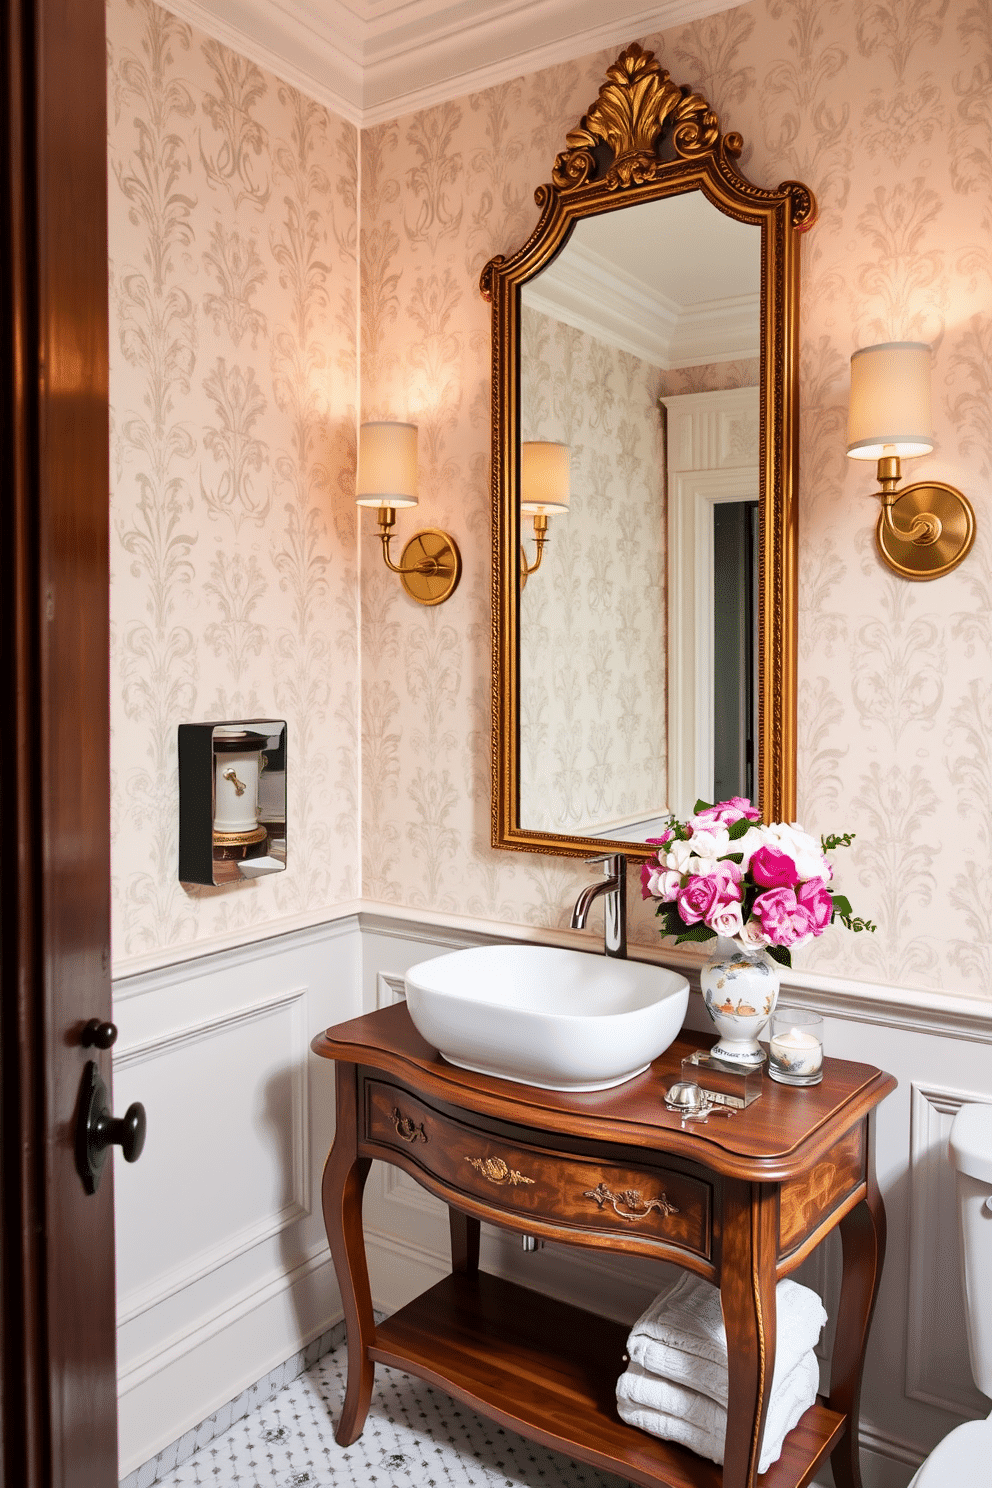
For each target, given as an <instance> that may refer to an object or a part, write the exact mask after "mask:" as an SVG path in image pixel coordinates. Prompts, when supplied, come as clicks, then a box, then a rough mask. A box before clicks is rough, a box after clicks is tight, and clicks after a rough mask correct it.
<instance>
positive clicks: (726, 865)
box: [713, 858, 744, 900]
mask: <svg viewBox="0 0 992 1488" xmlns="http://www.w3.org/2000/svg"><path fill="white" fill-rule="evenodd" d="M713 877H714V878H715V879H717V880H718V881H719V883H720V889H721V892H722V893H723V894H724V896H725V897H726V898H727V899H736V900H740V897H741V890H740V883H741V879H742V878H743V877H744V875H743V873H742V872H741V865H740V863H732V862H731V861H730V859H729V858H721V860H720V862H719V863H717V864H716V866H715V868H714V869H713Z"/></svg>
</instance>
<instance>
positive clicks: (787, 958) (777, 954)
mask: <svg viewBox="0 0 992 1488" xmlns="http://www.w3.org/2000/svg"><path fill="white" fill-rule="evenodd" d="M765 949H766V951H767V952H768V954H769V956H771V958H772V960H773V961H777V962H778V964H779V966H790V967H791V965H792V952H791V951H790V950H788V948H787V947H786V946H775V945H770V946H766V947H765Z"/></svg>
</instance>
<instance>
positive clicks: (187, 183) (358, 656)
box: [108, 0, 992, 999]
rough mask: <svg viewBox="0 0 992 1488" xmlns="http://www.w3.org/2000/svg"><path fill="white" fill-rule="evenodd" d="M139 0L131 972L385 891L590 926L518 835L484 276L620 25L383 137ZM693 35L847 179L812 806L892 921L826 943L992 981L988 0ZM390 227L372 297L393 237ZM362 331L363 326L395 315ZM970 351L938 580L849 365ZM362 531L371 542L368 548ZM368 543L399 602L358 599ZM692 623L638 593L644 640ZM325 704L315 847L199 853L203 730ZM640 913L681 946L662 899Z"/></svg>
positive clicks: (420, 903) (905, 967)
mask: <svg viewBox="0 0 992 1488" xmlns="http://www.w3.org/2000/svg"><path fill="white" fill-rule="evenodd" d="M109 15H110V20H109V39H110V48H109V58H108V67H109V72H108V78H109V100H110V108H109V115H110V143H109V150H110V195H111V203H110V241H111V260H112V261H111V306H112V324H111V357H112V374H111V375H112V381H111V392H112V483H113V493H112V515H111V521H112V541H113V583H112V619H113V657H112V664H113V677H114V695H113V700H112V703H113V731H114V737H113V781H112V789H113V798H112V799H113V834H114V950H115V965H116V967H117V969H118V971H120V970H121V969H123V968H125V967H126V966H127V965H129V964H131V965H134V964H137V963H138V962H140V961H144V962H148V961H154V960H156V959H158V960H163V961H165V960H168V959H170V958H171V956H172V955H173V954H174V948H175V947H177V946H183V945H193V944H196V943H198V942H201V941H203V942H206V941H209V940H211V939H215V938H216V937H218V936H226V937H231V936H241V937H242V938H244V939H250V938H251V937H252V936H253V935H257V934H266V933H271V932H272V930H273V928H278V927H281V926H289V925H291V924H294V923H305V922H307V921H312V920H318V919H320V918H322V917H326V915H327V914H329V913H331V912H333V910H334V907H335V906H336V905H340V904H341V903H343V902H348V901H350V900H351V899H353V898H354V897H355V896H356V895H358V894H362V895H364V896H365V898H366V899H368V900H371V901H381V902H385V903H389V904H393V905H397V906H407V907H410V908H412V909H416V910H419V909H423V910H427V911H432V912H435V913H438V914H441V915H448V914H450V915H468V916H473V917H480V918H484V919H489V920H496V921H502V922H506V923H514V924H520V925H528V924H532V925H549V926H551V925H560V924H563V923H564V922H565V921H566V919H567V915H568V911H569V907H570V904H571V902H572V900H573V899H574V897H575V894H576V892H577V890H578V888H579V887H580V886H581V885H582V884H583V883H585V882H586V881H587V870H585V869H584V868H583V867H582V865H581V864H577V863H575V862H572V861H568V860H559V859H553V858H548V857H538V856H534V855H530V854H508V853H494V852H493V851H492V850H491V849H490V847H489V775H490V766H489V726H490V725H489V707H490V613H489V583H488V573H489V551H490V550H489V471H488V464H489V365H490V362H489V358H490V342H489V310H488V307H487V306H486V305H485V303H484V302H483V301H482V299H481V297H480V296H479V293H478V276H479V271H480V270H481V268H482V266H483V264H484V263H485V262H486V260H487V259H488V258H489V257H490V256H491V255H492V254H494V253H497V252H507V251H511V250H512V249H514V248H515V247H516V246H517V245H518V244H519V243H520V242H521V240H522V239H523V238H524V236H525V235H526V234H527V233H528V231H529V230H530V228H531V227H532V226H533V224H534V222H535V221H536V216H537V212H536V207H535V205H534V202H533V191H534V188H535V186H537V185H538V184H539V183H540V182H542V181H544V180H547V179H548V178H549V175H550V168H551V163H552V160H553V158H554V155H555V153H556V151H557V150H558V149H559V148H560V147H561V145H562V143H563V141H564V137H565V134H566V132H567V130H568V129H569V128H570V127H571V126H572V125H573V124H574V123H575V122H576V120H577V119H578V117H579V116H580V114H581V113H582V112H584V110H585V109H586V108H587V106H588V105H589V104H590V103H591V102H592V100H593V99H594V98H595V96H596V92H597V89H598V86H599V82H600V79H601V76H602V74H603V71H604V69H605V67H606V65H607V64H608V63H609V61H611V60H612V55H613V54H612V51H611V52H610V53H609V54H606V53H603V54H600V55H597V56H593V57H586V58H583V59H580V60H578V61H575V62H571V63H567V64H562V65H560V66H556V67H552V68H549V69H546V70H544V71H542V72H538V73H534V74H532V75H529V76H527V77H524V78H520V79H518V80H516V81H514V82H511V83H507V84H505V85H501V86H498V87H494V88H490V89H487V90H485V91H483V92H481V93H478V94H473V95H470V96H468V97H464V98H461V99H458V100H455V101H450V102H448V103H445V104H442V105H439V106H438V107H436V108H432V109H427V110H424V111H422V112H420V113H416V114H412V115H408V116H405V117H403V118H402V119H399V120H397V121H394V122H392V123H387V124H382V125H377V126H375V127H374V128H371V129H368V130H366V131H364V132H363V134H362V139H361V202H360V203H359V202H357V201H356V191H357V180H358V170H357V162H356V155H355V150H356V131H355V130H354V129H353V128H351V127H350V126H348V125H346V124H344V123H343V122H342V121H341V120H339V119H335V118H334V117H333V116H332V115H330V114H328V112H327V111H326V110H325V109H323V108H321V107H319V106H318V105H316V104H314V103H312V102H311V101H309V100H307V99H305V98H303V97H302V96H301V95H300V94H298V93H297V92H295V91H294V90H293V89H292V88H289V87H286V86H285V85H284V84H282V83H280V82H279V81H278V80H277V79H276V78H274V77H272V76H271V75H270V74H267V73H265V72H264V71H263V70H262V69H260V68H258V67H256V66H255V65H254V64H252V63H250V62H248V61H246V60H245V59H243V58H240V57H238V56H237V55H236V54H234V53H232V52H230V51H229V50H227V49H226V48H224V47H222V46H220V45H219V44H218V43H216V42H214V41H211V40H209V39H208V38H206V37H205V36H202V35H201V34H199V33H198V32H196V31H195V30H193V29H192V28H190V27H188V26H186V25H184V24H183V23H181V22H179V21H177V20H176V19H175V18H173V17H171V16H169V15H167V14H166V13H165V12H164V11H161V10H159V9H158V8H157V7H155V6H154V5H153V4H151V3H150V0H112V4H111V6H110V13H109ZM638 39H639V40H641V41H642V42H643V43H644V44H646V45H648V46H651V47H653V48H654V49H656V50H657V51H658V53H659V55H660V57H661V60H662V63H663V65H665V66H667V67H669V68H670V70H671V71H672V74H673V76H674V77H675V78H676V79H677V80H678V81H680V82H688V83H691V84H693V85H694V86H695V87H697V88H698V89H700V90H701V91H702V92H703V93H704V94H705V95H706V96H707V97H708V98H709V100H710V102H711V103H712V104H713V106H714V107H715V108H716V109H717V111H718V113H719V115H720V119H721V124H722V126H723V128H724V129H737V130H739V131H740V132H741V133H742V134H743V136H744V139H745V152H744V157H743V165H744V169H745V170H746V171H747V173H748V174H749V175H750V176H751V177H752V178H753V179H754V180H756V181H758V182H760V183H763V184H769V185H776V184H777V183H778V182H779V181H781V180H783V179H787V178H798V179H800V180H804V181H807V182H808V183H809V184H810V186H812V188H813V190H814V191H815V192H816V194H817V197H818V199H819V204H820V221H819V223H818V225H817V226H816V227H815V228H814V230H813V231H812V232H811V233H810V234H809V235H808V236H807V237H806V238H805V239H804V242H803V276H804V278H803V299H802V314H803V319H802V358H801V381H802V388H801V391H802V451H801V458H802V481H801V561H800V588H801V595H800V604H801V624H800V671H799V683H800V755H799V789H800V815H801V818H802V820H803V821H804V823H805V824H806V825H807V826H809V827H810V828H812V829H817V830H823V829H838V830H844V829H847V830H852V831H855V832H856V833H857V834H858V835H857V840H856V842H855V845H854V847H853V848H852V849H851V851H850V852H849V853H848V854H846V855H838V856H839V858H840V872H841V882H842V884H843V887H844V888H845V889H846V890H847V891H848V893H849V894H850V896H851V898H852V899H853V900H854V901H855V903H856V905H857V907H858V909H859V910H860V911H861V912H862V913H865V914H868V915H870V916H871V917H872V918H873V919H875V920H876V921H877V922H878V925H879V931H878V934H877V935H876V936H874V937H871V938H869V937H867V936H859V937H858V938H857V940H855V939H854V938H853V937H845V936H844V935H843V934H842V933H839V932H838V933H833V932H831V933H828V935H827V936H825V937H824V938H823V940H822V941H821V942H819V943H818V944H817V945H816V947H814V948H810V949H809V950H807V951H806V952H804V953H803V957H804V964H806V965H807V966H810V967H814V968H817V969H820V970H823V971H833V972H837V973H840V974H845V975H850V976H855V977H860V978H863V979H864V980H866V981H868V982H885V983H890V984H895V985H904V986H907V987H927V988H932V989H938V990H939V989H943V990H945V991H947V992H955V993H963V994H967V995H971V996H974V997H975V998H983V999H985V998H988V996H989V984H990V973H992V887H990V885H992V746H990V742H989V740H990V736H992V668H990V659H992V618H990V617H992V525H990V519H992V513H990V509H989V508H990V502H989V475H990V456H989V453H988V452H989V450H990V449H992V387H990V380H992V379H990V372H989V368H990V365H992V308H990V307H992V252H990V249H989V243H990V242H992V232H990V229H992V209H990V200H992V190H990V188H992V150H990V147H989V141H990V129H992V105H990V101H989V100H990V98H992V88H990V85H989V79H990V77H992V32H990V28H989V24H988V8H987V4H985V3H984V0H983V3H977V0H915V3H914V4H912V5H906V4H904V3H902V0H877V3H874V4H872V5H871V6H870V7H864V6H860V5H857V4H855V3H854V0H753V3H751V4H748V5H744V6H740V7H738V8H737V9H736V10H732V11H728V12H725V13H724V14H722V15H719V16H716V17H713V18H710V19H708V20H706V21H702V22H698V23H696V24H693V25H690V26H684V27H680V28H677V29H675V30H672V31H670V32H667V33H665V34H664V35H662V36H656V37H642V38H638ZM359 222H360V224H361V234H360V237H361V248H360V263H361V294H360V301H358V302H357V303H356V260H355V252H356V237H357V235H358V225H359ZM356 328H357V329H356ZM905 337H912V338H921V339H925V340H928V341H930V342H932V343H933V346H934V350H935V376H934V391H935V403H936V422H937V435H938V446H937V449H936V450H935V452H934V454H933V455H932V456H929V457H927V458H925V459H924V460H920V461H917V462H915V468H914V469H913V470H912V477H913V478H918V477H920V476H923V475H926V474H930V475H933V476H935V477H937V478H940V479H945V480H949V481H951V482H953V483H955V484H958V485H960V486H961V487H962V488H963V489H964V490H965V491H966V493H967V494H968V495H969V496H970V497H971V499H972V501H973V502H974V505H975V508H976V512H977V515H978V523H979V535H978V540H977V542H976V546H975V550H974V552H973V554H972V555H971V557H970V558H969V559H968V561H967V562H966V563H965V565H964V566H963V567H962V568H960V569H959V570H958V571H957V572H956V573H954V574H953V575H950V576H949V577H947V578H945V579H941V580H938V581H937V582H935V583H931V584H909V583H905V582H903V581H900V580H899V579H897V578H895V577H894V576H893V575H891V574H889V573H888V571H887V570H885V569H884V568H883V567H882V566H881V565H880V563H879V561H878V559H877V557H876V555H875V550H874V543H873V536H872V528H873V522H874V516H875V512H876V509H877V508H876V506H875V503H874V501H873V496H872V488H873V480H872V476H871V472H870V470H869V469H866V468H865V467H864V466H863V465H860V464H855V463H854V462H850V461H848V460H847V459H846V458H845V455H844V432H845V420H846V398H847V381H848V359H849V356H850V353H851V351H852V350H854V349H855V348H856V347H857V346H859V345H865V344H869V343H871V342H873V341H877V340H882V339H890V338H905ZM356 342H357V347H358V350H359V354H360V360H361V382H362V399H361V402H362V415H363V417H365V418H374V417H394V418H409V419H413V420H415V421H416V422H418V423H419V425H420V431H421V432H420V451H421V506H420V510H419V512H418V513H415V514H414V513H400V515H399V519H398V523H397V527H398V529H399V533H400V536H401V537H402V536H403V535H404V534H407V533H409V532H411V531H412V530H413V529H414V522H415V520H416V521H418V522H420V523H421V524H432V525H439V526H450V528H451V529H452V530H453V531H454V532H455V534H456V536H457V538H458V541H459V543H460V545H461V547H462V552H463V557H464V564H465V567H464V576H463V579H462V583H461V587H460V589H459V590H458V593H457V594H456V595H455V597H454V598H453V599H452V600H451V601H450V602H449V603H448V604H446V605H444V606H442V607H440V608H438V609H436V610H425V609H420V608H418V607H417V606H415V605H414V604H413V603H412V602H411V601H410V600H408V599H407V597H406V596H405V595H404V593H403V591H402V590H401V589H400V587H399V585H398V583H397V582H396V580H395V579H394V577H393V576H391V575H389V574H388V573H387V572H386V571H385V569H384V568H383V566H382V563H381V559H380V557H379V552H378V545H377V543H376V542H375V539H374V538H373V536H372V527H373V526H374V523H373V521H372V518H371V517H370V516H369V515H367V514H366V515H365V516H364V517H363V518H362V520H361V537H360V539H357V538H356V533H357V528H356V512H355V508H354V506H353V505H352V494H353V493H352V468H353V464H352V462H353V449H354V429H355V421H356V411H355V366H356V360H355V354H356ZM356 542H357V546H356ZM359 568H360V574H361V578H360V592H361V613H360V623H359V615H358V610H357V605H356V600H357V594H358V584H359V578H358V569H359ZM661 629H662V627H661V626H660V624H659V622H658V617H657V616H656V615H653V614H652V613H651V612H650V609H646V610H645V612H644V613H643V614H642V615H641V616H639V617H636V618H635V617H631V618H630V621H629V628H628V633H627V639H628V640H631V639H633V641H634V642H636V646H637V648H638V651H639V653H640V655H641V656H642V657H643V663H644V666H645V668H647V667H649V666H650V665H651V659H652V656H653V654H654V653H655V652H656V650H657V648H658V645H659V636H660V633H661ZM242 712H249V713H265V714H270V715H274V716H277V717H285V718H287V719H288V720H289V726H290V728H289V737H290V741H291V743H290V748H291V785H290V789H291V800H290V813H291V823H292V824H293V827H292V837H291V848H290V870H289V871H288V872H287V873H286V874H285V875H282V876H281V877H280V878H278V879H270V880H264V881H261V882H259V883H256V884H253V885H250V886H246V887H245V888H244V889H241V890H239V891H238V892H236V893H230V892H223V893H218V892H217V891H210V890H205V891H202V892H195V893H189V892H187V891H186V890H184V889H182V888H181V887H180V885H179V884H178V882H177V880H176V874H175V863H176V857H175V854H176V795H175V792H176V784H175V726H176V724H177V723H178V722H180V721H183V720H185V719H189V718H211V717H221V716H232V715H237V714H239V713H242ZM634 935H635V938H639V939H641V940H642V941H645V942H654V941H655V932H654V927H653V923H652V922H651V920H650V918H646V917H645V916H644V915H643V912H642V913H640V914H638V915H635V917H634Z"/></svg>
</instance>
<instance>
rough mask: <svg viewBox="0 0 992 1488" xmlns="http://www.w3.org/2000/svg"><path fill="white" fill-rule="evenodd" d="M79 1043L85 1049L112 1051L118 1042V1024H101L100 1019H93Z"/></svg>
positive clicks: (83, 1032) (84, 1030)
mask: <svg viewBox="0 0 992 1488" xmlns="http://www.w3.org/2000/svg"><path fill="white" fill-rule="evenodd" d="M79 1042H80V1043H81V1044H82V1046H83V1048H84V1049H112V1048H113V1046H114V1044H116V1042H117V1024H116V1023H101V1022H100V1020H99V1019H98V1018H91V1019H90V1021H89V1022H88V1023H87V1025H86V1027H85V1028H84V1029H83V1031H82V1034H81V1035H80V1039H79Z"/></svg>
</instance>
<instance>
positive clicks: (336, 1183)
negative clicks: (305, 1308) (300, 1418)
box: [322, 1064, 375, 1447]
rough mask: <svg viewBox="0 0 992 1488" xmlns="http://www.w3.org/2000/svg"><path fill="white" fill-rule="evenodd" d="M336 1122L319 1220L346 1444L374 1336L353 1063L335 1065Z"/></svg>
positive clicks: (366, 1393) (364, 1400)
mask: <svg viewBox="0 0 992 1488" xmlns="http://www.w3.org/2000/svg"><path fill="white" fill-rule="evenodd" d="M336 1083H337V1127H336V1130H335V1134H334V1145H333V1146H332V1148H331V1150H330V1153H329V1154H328V1158H327V1162H326V1163H325V1165H324V1181H323V1185H322V1198H323V1205H324V1225H325V1228H326V1230H327V1239H328V1241H329V1242H330V1247H331V1255H332V1257H333V1259H334V1270H335V1273H336V1275H337V1278H338V1288H339V1289H340V1292H341V1302H342V1305H343V1306H344V1316H345V1323H346V1325H347V1328H348V1390H347V1393H346V1395H345V1399H344V1407H343V1409H342V1411H341V1419H340V1421H339V1422H338V1428H337V1431H336V1432H335V1440H336V1441H337V1443H338V1445H339V1446H342V1447H348V1446H350V1445H351V1443H352V1442H353V1441H355V1440H356V1439H357V1438H358V1437H359V1436H361V1434H362V1428H363V1427H364V1425H365V1417H366V1416H367V1415H368V1410H369V1401H370V1400H371V1398H372V1385H373V1383H374V1382H375V1365H374V1364H373V1362H372V1360H371V1359H370V1358H369V1355H368V1350H369V1345H370V1344H371V1343H372V1341H373V1340H374V1338H375V1319H374V1318H373V1316H372V1293H371V1291H370V1290H369V1270H368V1263H367V1261H366V1258H365V1239H364V1236H363V1234H362V1194H363V1192H364V1189H365V1180H366V1178H367V1177H368V1174H369V1168H370V1167H371V1166H372V1163H371V1161H370V1159H369V1158H360V1157H359V1156H358V1103H357V1073H356V1070H355V1066H354V1065H353V1064H339V1065H338V1066H337V1070H336Z"/></svg>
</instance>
